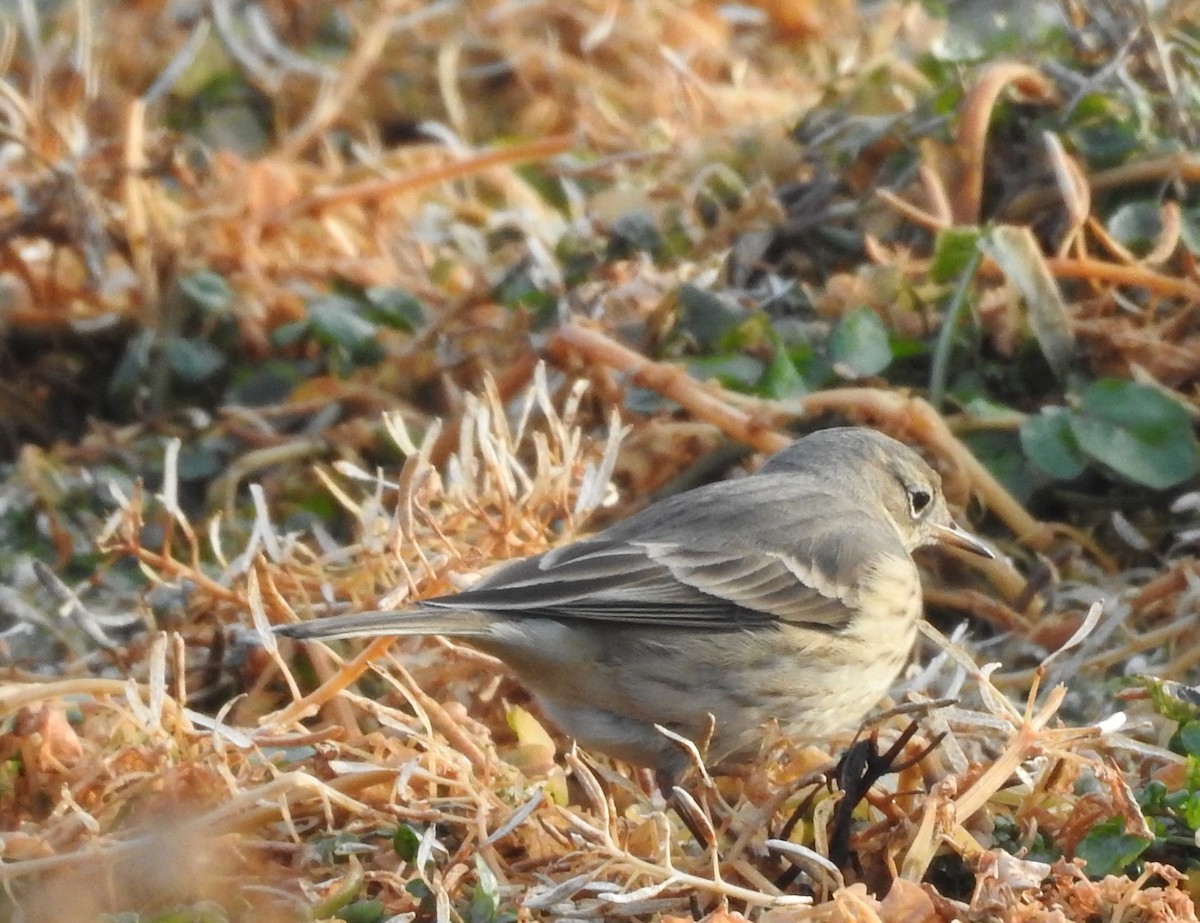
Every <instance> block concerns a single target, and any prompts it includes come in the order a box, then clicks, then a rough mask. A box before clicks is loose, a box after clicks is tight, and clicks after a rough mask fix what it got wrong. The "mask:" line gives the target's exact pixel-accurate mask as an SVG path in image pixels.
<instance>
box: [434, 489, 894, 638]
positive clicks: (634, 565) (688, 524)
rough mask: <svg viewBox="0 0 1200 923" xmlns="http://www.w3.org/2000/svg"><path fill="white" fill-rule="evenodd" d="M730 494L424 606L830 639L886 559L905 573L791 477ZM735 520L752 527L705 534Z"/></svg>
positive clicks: (512, 568)
mask: <svg viewBox="0 0 1200 923" xmlns="http://www.w3.org/2000/svg"><path fill="white" fill-rule="evenodd" d="M732 487H733V485H732V484H730V483H725V484H722V485H713V487H712V489H711V490H706V489H705V488H700V489H699V490H698V491H693V492H691V494H681V495H678V496H677V497H675V498H672V501H675V502H672V501H664V502H663V503H660V504H656V505H655V506H654V507H651V508H649V509H647V510H646V511H644V512H643V513H642V514H638V515H636V516H634V517H631V518H630V519H628V520H625V521H624V522H622V523H619V524H618V525H617V526H614V527H613V528H610V529H609V530H607V531H606V532H602V533H600V534H599V535H597V536H596V537H594V538H592V539H586V540H583V541H579V542H575V543H573V544H570V545H566V546H563V547H562V548H557V549H555V550H553V551H549V552H547V553H545V554H542V555H538V556H535V557H532V558H525V559H522V560H519V561H515V562H513V563H511V564H508V565H506V566H505V567H502V568H500V569H499V570H497V571H495V572H493V573H492V574H490V575H488V576H487V577H485V578H484V579H482V580H481V581H480V582H479V583H477V584H475V586H473V587H471V588H470V589H468V590H465V591H464V592H461V593H458V594H455V595H453V596H444V597H441V598H439V599H433V600H427V601H426V602H425V605H426V606H429V607H434V608H449V609H474V610H477V611H482V612H487V611H494V612H504V613H506V614H511V615H522V614H524V615H529V616H535V617H548V618H556V619H562V620H571V619H585V620H591V621H602V622H611V623H618V624H627V625H655V626H663V627H666V626H676V627H684V626H689V627H703V628H709V629H713V630H733V629H737V628H742V627H748V626H762V625H771V624H779V623H783V622H787V623H792V624H800V625H805V626H808V627H811V628H813V629H816V630H821V631H828V632H836V631H840V630H842V629H844V628H846V627H847V626H848V625H849V624H850V623H851V622H852V620H853V618H854V615H855V612H856V609H857V604H858V600H859V594H860V592H861V588H860V586H859V579H860V577H861V576H862V575H865V574H867V573H869V572H871V571H873V570H874V569H875V567H876V566H877V565H878V563H879V562H880V561H881V560H882V559H883V558H897V559H900V560H902V561H905V562H907V564H908V566H913V565H912V561H911V558H910V557H909V556H908V553H907V551H906V550H905V549H904V547H903V546H902V545H901V544H900V543H899V539H898V538H897V537H896V536H895V535H892V534H890V532H889V530H886V529H881V528H880V524H879V522H878V521H877V520H875V519H872V518H871V517H870V516H867V515H865V514H864V513H863V511H862V510H861V508H859V507H858V506H856V505H855V504H853V503H852V502H851V501H850V500H847V499H846V498H845V497H843V496H841V494H839V493H831V494H826V493H822V492H821V490H820V488H819V487H818V486H816V485H813V484H803V485H801V484H797V481H796V477H795V476H794V475H792V476H788V477H782V476H756V477H753V478H748V479H746V480H745V481H743V482H740V483H739V484H738V485H737V492H736V496H735V495H734V493H732V492H731V491H732ZM797 490H800V491H801V494H800V495H799V496H796V497H791V493H794V492H795V491H797ZM793 501H794V502H793ZM815 501H819V502H815ZM781 514H782V515H781ZM735 520H736V521H740V522H742V523H745V522H747V521H749V522H751V523H754V526H753V527H752V528H747V527H745V526H742V527H741V528H736V527H735V528H734V529H733V530H727V531H726V532H725V533H723V534H722V533H721V532H720V531H719V530H714V529H713V528H712V527H713V524H714V523H717V524H722V523H725V522H727V521H735ZM681 534H682V535H684V536H686V539H680V535H681ZM914 576H915V574H914Z"/></svg>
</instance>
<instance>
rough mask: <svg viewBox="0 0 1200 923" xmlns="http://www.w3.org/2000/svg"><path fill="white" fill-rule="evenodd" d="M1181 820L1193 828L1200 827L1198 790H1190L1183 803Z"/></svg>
mask: <svg viewBox="0 0 1200 923" xmlns="http://www.w3.org/2000/svg"><path fill="white" fill-rule="evenodd" d="M1182 813H1183V821H1184V823H1186V824H1187V825H1188V826H1189V827H1191V828H1192V829H1193V830H1196V829H1200V792H1192V794H1191V795H1189V796H1188V800H1187V801H1185V802H1184V804H1183V811H1182Z"/></svg>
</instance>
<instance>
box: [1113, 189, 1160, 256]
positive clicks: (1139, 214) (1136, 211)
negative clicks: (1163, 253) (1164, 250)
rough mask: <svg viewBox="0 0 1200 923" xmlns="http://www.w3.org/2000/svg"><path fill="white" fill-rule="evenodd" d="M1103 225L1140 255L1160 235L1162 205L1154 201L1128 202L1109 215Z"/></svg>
mask: <svg viewBox="0 0 1200 923" xmlns="http://www.w3.org/2000/svg"><path fill="white" fill-rule="evenodd" d="M1105 227H1106V228H1107V229H1108V233H1109V234H1111V235H1112V236H1113V237H1114V238H1116V240H1117V241H1118V242H1119V243H1121V244H1123V245H1124V246H1125V247H1127V248H1128V249H1129V250H1131V251H1132V252H1133V253H1134V254H1136V255H1137V256H1142V255H1144V254H1146V253H1148V252H1149V251H1150V249H1151V248H1152V247H1153V246H1154V244H1155V243H1156V242H1157V241H1158V238H1159V237H1160V236H1161V235H1162V231H1163V221H1162V207H1161V206H1159V205H1158V203H1156V202H1129V203H1127V204H1125V205H1122V206H1121V207H1120V208H1118V209H1117V210H1116V211H1114V212H1113V213H1112V215H1110V216H1109V219H1108V221H1106V222H1105Z"/></svg>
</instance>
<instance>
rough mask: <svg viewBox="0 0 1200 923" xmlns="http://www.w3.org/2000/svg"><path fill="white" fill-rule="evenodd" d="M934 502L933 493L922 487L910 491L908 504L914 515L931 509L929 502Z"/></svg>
mask: <svg viewBox="0 0 1200 923" xmlns="http://www.w3.org/2000/svg"><path fill="white" fill-rule="evenodd" d="M932 502H933V494H931V493H930V492H929V491H927V490H923V489H922V488H920V487H918V488H916V489H914V490H910V491H909V492H908V505H909V507H910V508H911V509H912V514H913V516H920V515H922V514H923V513H924V512H925V511H926V510H927V509H929V504H930V503H932Z"/></svg>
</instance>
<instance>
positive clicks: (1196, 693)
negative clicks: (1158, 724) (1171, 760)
mask: <svg viewBox="0 0 1200 923" xmlns="http://www.w3.org/2000/svg"><path fill="white" fill-rule="evenodd" d="M1120 685H1121V688H1125V689H1132V688H1141V689H1144V690H1146V692H1148V693H1149V694H1150V703H1151V705H1153V706H1154V710H1155V711H1156V712H1158V713H1159V714H1160V715H1162V716H1163V717H1164V718H1168V719H1170V720H1171V721H1178V722H1179V723H1180V724H1185V723H1187V722H1189V721H1200V690H1198V689H1196V687H1195V686H1185V685H1184V684H1183V683H1179V682H1176V681H1175V680H1170V679H1159V678H1158V677H1157V676H1150V675H1149V674H1146V673H1137V674H1134V675H1133V676H1127V677H1126V678H1125V679H1124V680H1122V681H1121V683H1120ZM1172 749H1174V747H1172Z"/></svg>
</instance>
